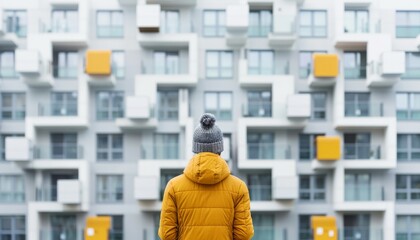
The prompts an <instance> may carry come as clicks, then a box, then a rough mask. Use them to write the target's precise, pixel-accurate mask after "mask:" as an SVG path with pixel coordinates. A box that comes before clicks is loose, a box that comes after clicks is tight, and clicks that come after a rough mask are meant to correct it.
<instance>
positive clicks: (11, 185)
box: [0, 175, 25, 203]
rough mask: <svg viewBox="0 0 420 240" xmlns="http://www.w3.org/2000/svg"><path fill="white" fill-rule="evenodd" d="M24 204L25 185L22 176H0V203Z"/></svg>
mask: <svg viewBox="0 0 420 240" xmlns="http://www.w3.org/2000/svg"><path fill="white" fill-rule="evenodd" d="M23 202H25V183H24V178H23V176H22V175H0V203H23Z"/></svg>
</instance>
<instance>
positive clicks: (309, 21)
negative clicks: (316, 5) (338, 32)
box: [299, 10, 328, 38]
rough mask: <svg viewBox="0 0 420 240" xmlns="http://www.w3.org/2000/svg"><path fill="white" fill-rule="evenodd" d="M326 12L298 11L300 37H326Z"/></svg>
mask: <svg viewBox="0 0 420 240" xmlns="http://www.w3.org/2000/svg"><path fill="white" fill-rule="evenodd" d="M327 26H328V23H327V11H322V10H321V11H320V10H317V11H315V10H302V11H300V28H299V29H300V36H301V37H320V38H321V37H327Z"/></svg>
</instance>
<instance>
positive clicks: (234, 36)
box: [226, 4, 249, 46]
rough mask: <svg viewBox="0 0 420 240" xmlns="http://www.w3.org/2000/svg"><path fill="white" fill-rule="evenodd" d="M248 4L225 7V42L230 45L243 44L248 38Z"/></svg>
mask: <svg viewBox="0 0 420 240" xmlns="http://www.w3.org/2000/svg"><path fill="white" fill-rule="evenodd" d="M248 25H249V6H248V4H242V5H229V6H227V7H226V42H227V44H228V45H230V46H243V45H244V44H245V42H246V40H247V38H248V35H247V34H248Z"/></svg>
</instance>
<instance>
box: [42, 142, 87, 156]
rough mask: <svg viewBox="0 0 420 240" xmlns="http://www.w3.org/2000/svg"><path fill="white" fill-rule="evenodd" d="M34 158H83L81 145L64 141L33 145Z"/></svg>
mask: <svg viewBox="0 0 420 240" xmlns="http://www.w3.org/2000/svg"><path fill="white" fill-rule="evenodd" d="M34 159H44V160H45V159H52V160H76V159H77V160H80V159H83V146H80V145H76V144H65V143H55V144H52V145H50V146H34Z"/></svg>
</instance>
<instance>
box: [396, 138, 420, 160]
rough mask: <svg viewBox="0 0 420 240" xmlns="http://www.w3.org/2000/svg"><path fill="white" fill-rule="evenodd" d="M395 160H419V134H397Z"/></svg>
mask: <svg viewBox="0 0 420 240" xmlns="http://www.w3.org/2000/svg"><path fill="white" fill-rule="evenodd" d="M397 160H398V161H420V134H398V135H397Z"/></svg>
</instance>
